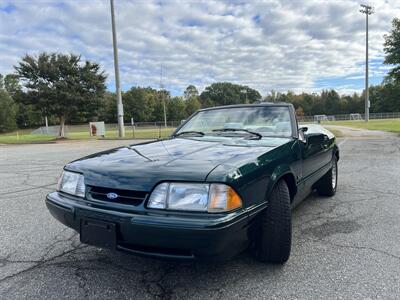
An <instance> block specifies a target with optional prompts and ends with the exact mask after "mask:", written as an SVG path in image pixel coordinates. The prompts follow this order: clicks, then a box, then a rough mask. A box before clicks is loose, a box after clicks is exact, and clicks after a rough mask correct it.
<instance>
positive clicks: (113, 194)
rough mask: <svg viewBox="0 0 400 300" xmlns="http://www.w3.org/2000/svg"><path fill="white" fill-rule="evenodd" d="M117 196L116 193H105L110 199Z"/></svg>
mask: <svg viewBox="0 0 400 300" xmlns="http://www.w3.org/2000/svg"><path fill="white" fill-rule="evenodd" d="M118 197H119V196H118V194H116V193H108V194H107V198H108V199H110V200H114V199H117V198H118Z"/></svg>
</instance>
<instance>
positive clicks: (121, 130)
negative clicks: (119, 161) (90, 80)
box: [110, 0, 125, 137]
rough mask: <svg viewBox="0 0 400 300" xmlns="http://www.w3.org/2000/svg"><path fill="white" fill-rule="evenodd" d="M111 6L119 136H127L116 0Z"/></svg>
mask: <svg viewBox="0 0 400 300" xmlns="http://www.w3.org/2000/svg"><path fill="white" fill-rule="evenodd" d="M110 6H111V26H112V37H113V47H114V69H115V92H116V94H117V111H118V136H119V137H125V127H124V106H123V104H122V97H121V85H120V82H119V64H118V47H117V33H116V30H115V15H114V0H110Z"/></svg>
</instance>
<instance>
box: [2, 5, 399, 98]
mask: <svg viewBox="0 0 400 300" xmlns="http://www.w3.org/2000/svg"><path fill="white" fill-rule="evenodd" d="M115 2H116V18H117V29H118V42H119V51H120V52H119V53H120V67H121V78H122V82H123V86H124V87H125V88H126V87H130V86H132V85H141V86H154V87H157V86H158V85H159V80H160V65H161V64H162V65H163V69H164V71H163V73H164V84H165V85H166V86H167V87H168V88H170V89H172V90H175V91H182V90H183V89H184V88H185V87H186V86H187V85H188V84H190V83H194V84H196V85H197V86H198V87H199V88H202V87H204V86H206V85H208V84H210V83H212V82H216V81H232V82H236V83H242V84H248V85H250V86H252V87H254V88H257V89H259V90H260V91H261V92H262V93H264V94H266V93H267V91H269V90H271V89H275V90H287V89H291V90H294V91H312V90H316V91H317V90H320V89H321V88H326V87H332V88H337V89H341V90H342V91H343V92H346V91H353V90H360V89H361V88H362V84H361V85H360V83H359V82H358V83H357V84H356V83H355V84H354V85H353V86H348V83H347V82H346V83H343V82H340V79H343V80H345V79H353V80H356V79H361V76H362V75H363V71H364V66H363V64H364V50H365V48H364V47H365V45H364V43H365V31H364V30H365V17H364V15H362V14H361V13H360V12H359V3H358V2H357V1H352V0H348V1H314V0H309V1H302V2H299V1H289V0H287V1H276V0H268V1H248V2H239V1H234V2H223V1H210V2H206V1H204V2H198V1H193V2H191V1H165V2H164V1H161V2H158V1H120V0H117V1H115ZM370 4H371V5H373V6H374V7H375V8H376V13H375V14H374V15H372V16H371V18H370V54H371V60H372V62H373V63H371V76H375V77H382V76H383V75H384V74H385V72H386V71H387V67H386V66H382V63H381V62H382V59H383V50H382V48H383V45H382V44H383V34H385V33H387V32H388V30H389V29H390V28H391V20H392V19H393V17H395V16H399V15H400V3H399V1H394V0H388V1H370ZM110 29H111V22H110V10H109V2H108V1H101V0H86V1H73V0H70V1H65V2H60V1H37V2H34V1H19V0H17V1H4V0H0V57H1V60H0V73H9V72H12V71H13V65H15V64H16V63H17V62H18V59H19V58H20V57H21V56H22V55H24V54H25V53H38V52H40V51H60V52H74V53H81V54H82V55H83V57H84V58H85V59H90V60H94V61H97V62H99V63H101V65H102V66H103V68H104V69H105V70H106V72H107V74H108V75H109V78H108V84H109V86H110V87H111V88H113V78H114V70H113V60H112V59H113V56H112V40H111V30H110ZM321 81H323V82H324V83H323V85H322V84H321V83H320V82H321Z"/></svg>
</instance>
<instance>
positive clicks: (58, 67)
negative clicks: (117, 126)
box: [15, 53, 106, 136]
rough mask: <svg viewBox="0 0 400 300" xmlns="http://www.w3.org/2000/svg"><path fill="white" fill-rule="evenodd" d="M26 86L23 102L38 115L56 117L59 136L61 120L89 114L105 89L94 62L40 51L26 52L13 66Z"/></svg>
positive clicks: (100, 72)
mask: <svg viewBox="0 0 400 300" xmlns="http://www.w3.org/2000/svg"><path fill="white" fill-rule="evenodd" d="M15 69H16V72H17V75H18V76H19V78H20V79H21V81H22V83H23V85H24V86H25V88H26V90H27V91H26V96H27V97H26V98H25V99H26V100H27V101H28V103H27V104H31V105H33V106H34V108H35V109H36V110H37V111H41V112H42V115H53V116H56V117H58V118H59V119H60V123H61V127H60V136H63V135H64V122H65V121H66V120H69V119H70V118H71V117H75V116H76V115H78V116H79V115H80V116H82V117H85V116H87V115H90V114H92V112H93V111H95V110H96V109H97V108H98V106H99V103H100V99H101V98H102V97H103V95H104V92H105V88H106V87H105V84H104V83H105V79H106V76H105V74H104V72H102V71H100V66H99V65H98V64H97V63H92V62H89V61H86V62H81V57H80V56H78V55H74V54H70V55H65V54H58V53H51V54H48V53H41V54H39V56H38V57H34V56H30V55H26V56H24V57H23V58H22V60H21V61H20V62H19V64H18V65H17V66H16V67H15Z"/></svg>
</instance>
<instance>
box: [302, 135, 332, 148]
mask: <svg viewBox="0 0 400 300" xmlns="http://www.w3.org/2000/svg"><path fill="white" fill-rule="evenodd" d="M306 137H307V142H308V144H309V145H319V144H322V143H323V142H325V141H326V139H327V138H328V136H327V135H326V134H323V133H311V134H308V135H307V136H306Z"/></svg>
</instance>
